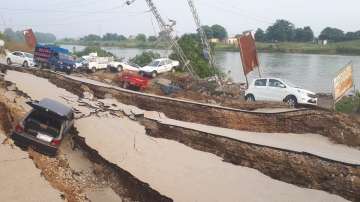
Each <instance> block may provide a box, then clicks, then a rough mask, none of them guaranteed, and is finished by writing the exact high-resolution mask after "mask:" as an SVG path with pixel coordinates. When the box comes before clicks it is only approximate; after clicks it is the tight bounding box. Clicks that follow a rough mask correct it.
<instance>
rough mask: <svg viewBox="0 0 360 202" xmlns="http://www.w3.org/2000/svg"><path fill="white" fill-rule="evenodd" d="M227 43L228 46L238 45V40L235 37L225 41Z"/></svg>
mask: <svg viewBox="0 0 360 202" xmlns="http://www.w3.org/2000/svg"><path fill="white" fill-rule="evenodd" d="M225 43H226V44H229V45H235V44H237V43H238V40H237V38H235V37H231V38H227V39H226V40H225Z"/></svg>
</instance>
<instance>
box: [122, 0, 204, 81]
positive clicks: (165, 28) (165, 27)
mask: <svg viewBox="0 0 360 202" xmlns="http://www.w3.org/2000/svg"><path fill="white" fill-rule="evenodd" d="M134 1H135V0H129V1H127V2H126V3H127V4H128V5H130V4H132V3H133V2H134ZM145 1H146V3H147V5H148V6H149V8H150V11H151V12H152V14H153V15H154V17H155V19H156V21H157V22H158V25H159V27H160V30H161V31H162V32H163V33H165V34H166V37H167V39H168V41H169V43H170V45H171V48H172V49H173V50H174V51H175V53H176V54H177V55H178V57H179V58H180V60H181V62H182V63H183V64H184V67H185V68H186V70H187V71H188V72H189V73H190V74H191V76H192V77H196V78H197V75H196V72H195V71H194V69H193V67H192V65H191V64H190V61H189V60H188V59H187V57H186V55H185V53H184V51H183V50H182V48H181V47H180V45H179V44H178V42H177V41H176V40H175V37H174V36H173V35H172V33H173V26H174V25H175V24H176V22H175V21H170V22H171V24H167V23H166V22H165V20H164V19H163V18H162V17H161V15H160V12H159V10H158V9H157V7H156V6H155V4H154V2H153V1H152V0H145Z"/></svg>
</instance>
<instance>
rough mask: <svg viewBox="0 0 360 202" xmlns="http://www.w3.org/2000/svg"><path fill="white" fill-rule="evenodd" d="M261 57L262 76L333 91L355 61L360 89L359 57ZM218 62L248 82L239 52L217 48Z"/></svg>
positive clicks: (132, 51)
mask: <svg viewBox="0 0 360 202" xmlns="http://www.w3.org/2000/svg"><path fill="white" fill-rule="evenodd" d="M62 47H64V48H68V49H69V50H73V47H74V46H72V45H63V46H62ZM75 47H76V51H81V50H82V49H84V47H83V46H75ZM104 49H106V50H107V51H109V52H111V53H113V54H114V55H115V56H117V57H120V58H131V57H134V56H135V55H137V54H140V53H141V52H142V51H144V50H143V49H137V48H117V47H106V48H104ZM154 51H155V52H158V53H160V54H161V55H162V56H165V57H166V56H167V55H169V54H170V53H171V51H168V50H154ZM259 58H260V63H261V67H260V72H261V75H262V76H263V77H277V78H283V79H286V80H289V81H291V82H292V83H294V84H297V85H299V86H300V87H303V88H306V89H309V90H312V91H314V92H324V93H330V92H331V91H332V80H333V78H334V77H335V76H336V74H337V72H338V71H339V70H340V69H341V68H342V67H344V66H345V65H346V64H348V63H349V62H352V63H353V65H354V79H355V85H356V88H357V89H360V56H341V55H311V54H285V53H260V54H259ZM216 62H217V65H218V66H219V67H221V68H223V70H224V72H226V73H228V74H229V77H231V78H232V79H233V80H234V81H236V82H245V77H244V73H243V70H242V66H241V60H240V54H239V53H238V52H226V51H218V52H217V53H216ZM258 76H259V72H258V71H254V72H252V73H251V74H250V75H249V80H252V79H253V78H256V77H258Z"/></svg>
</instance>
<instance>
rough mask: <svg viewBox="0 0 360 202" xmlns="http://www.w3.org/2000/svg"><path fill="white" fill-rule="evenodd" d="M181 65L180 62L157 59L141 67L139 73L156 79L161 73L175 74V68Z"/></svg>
mask: <svg viewBox="0 0 360 202" xmlns="http://www.w3.org/2000/svg"><path fill="white" fill-rule="evenodd" d="M179 65H180V63H179V61H175V60H170V59H168V58H162V59H156V60H154V61H152V62H151V63H150V64H148V65H146V66H145V67H141V68H140V70H139V73H140V74H141V75H148V76H151V77H153V78H154V77H156V76H157V75H158V74H160V73H165V72H175V68H176V67H178V66H179Z"/></svg>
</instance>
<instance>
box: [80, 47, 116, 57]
mask: <svg viewBox="0 0 360 202" xmlns="http://www.w3.org/2000/svg"><path fill="white" fill-rule="evenodd" d="M90 53H97V54H98V56H99V57H114V55H113V54H112V53H110V52H107V51H105V50H104V49H102V48H100V47H98V46H90V47H86V48H85V49H84V50H83V51H80V52H76V53H74V54H75V55H76V56H78V57H82V56H84V55H89V54H90Z"/></svg>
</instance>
